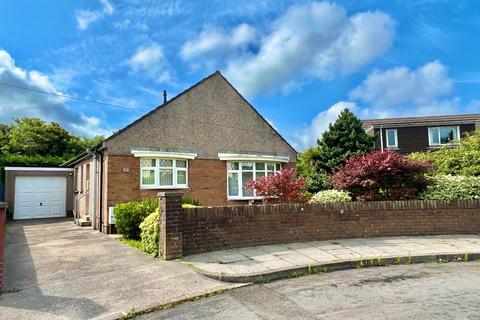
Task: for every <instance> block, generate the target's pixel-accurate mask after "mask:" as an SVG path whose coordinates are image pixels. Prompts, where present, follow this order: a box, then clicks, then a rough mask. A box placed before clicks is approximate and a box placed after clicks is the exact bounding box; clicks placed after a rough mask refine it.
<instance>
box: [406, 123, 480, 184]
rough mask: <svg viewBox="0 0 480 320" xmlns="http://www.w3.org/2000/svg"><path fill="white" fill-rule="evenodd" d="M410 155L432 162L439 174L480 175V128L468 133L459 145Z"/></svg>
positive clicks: (413, 157)
mask: <svg viewBox="0 0 480 320" xmlns="http://www.w3.org/2000/svg"><path fill="white" fill-rule="evenodd" d="M410 157H411V158H412V159H415V160H426V161H429V162H431V163H432V164H433V166H434V168H435V173H437V174H443V175H445V174H447V175H448V174H450V175H462V176H480V130H476V131H475V132H472V133H468V134H467V135H466V136H465V137H464V138H462V139H461V140H460V146H459V147H455V148H452V146H449V145H446V146H443V147H441V148H440V150H438V151H431V152H417V153H412V154H411V155H410Z"/></svg>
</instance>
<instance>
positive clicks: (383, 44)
mask: <svg viewBox="0 0 480 320" xmlns="http://www.w3.org/2000/svg"><path fill="white" fill-rule="evenodd" d="M241 26H242V25H240V26H238V27H237V28H235V29H234V30H232V31H231V32H221V31H218V30H217V31H214V32H212V31H203V32H202V33H200V35H199V36H198V38H197V39H196V40H193V41H190V42H188V43H186V44H185V45H184V47H183V49H182V57H183V58H184V59H186V60H188V61H190V62H192V63H193V64H195V63H196V64H199V63H200V64H201V63H202V62H203V61H204V58H205V57H207V61H212V60H213V61H215V62H216V63H217V65H219V66H221V67H223V68H224V69H225V73H226V75H227V76H228V77H229V79H231V80H232V82H233V83H234V84H235V85H236V86H237V87H238V88H239V89H240V91H242V92H243V93H245V94H247V95H255V94H258V93H260V92H264V91H269V90H276V89H279V88H282V87H283V85H285V84H286V83H288V84H289V86H290V87H291V86H292V81H295V80H298V79H299V78H302V77H307V78H308V77H315V78H320V79H332V78H334V77H336V76H338V75H343V74H349V73H352V72H355V71H356V70H358V69H360V68H361V67H362V66H364V65H366V64H368V63H370V62H371V61H373V60H374V59H375V58H376V57H378V56H379V55H380V54H382V53H383V52H385V51H386V50H387V49H388V48H389V47H390V45H391V43H392V40H393V36H394V29H395V23H394V21H393V20H392V19H391V18H390V16H388V15H387V14H385V13H382V12H379V11H375V12H370V11H369V12H361V13H358V14H355V15H352V16H348V15H347V13H346V12H345V10H344V9H343V8H342V7H341V6H338V5H335V4H330V3H327V2H320V3H319V2H312V3H308V4H306V5H301V6H292V7H290V9H288V10H287V12H286V13H285V14H284V15H283V16H281V17H279V18H278V19H277V20H275V21H273V22H272V23H271V25H270V28H269V31H266V32H263V33H262V32H253V28H252V27H250V32H246V35H247V36H246V37H241V39H242V41H241V42H240V44H233V39H234V36H233V35H234V34H235V31H236V30H238V29H239V28H240V27H241ZM243 26H244V27H243V28H246V27H245V25H243Z"/></svg>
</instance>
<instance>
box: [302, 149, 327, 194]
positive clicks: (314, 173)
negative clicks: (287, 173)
mask: <svg viewBox="0 0 480 320" xmlns="http://www.w3.org/2000/svg"><path fill="white" fill-rule="evenodd" d="M321 158H322V157H321V153H320V149H319V148H318V147H310V148H308V149H307V150H305V151H304V152H302V153H301V154H300V158H299V159H298V162H297V173H298V176H299V177H302V178H304V179H305V182H306V183H307V186H306V189H307V191H308V192H311V193H317V192H318V191H320V190H327V189H331V188H332V183H331V181H330V176H329V175H328V174H327V173H326V172H325V171H324V170H323V169H322V168H321V166H320V163H321Z"/></svg>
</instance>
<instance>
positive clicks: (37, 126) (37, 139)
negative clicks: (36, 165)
mask: <svg viewBox="0 0 480 320" xmlns="http://www.w3.org/2000/svg"><path fill="white" fill-rule="evenodd" d="M70 138H71V136H70V134H69V133H68V131H66V130H65V129H63V128H62V127H61V126H60V125H59V124H58V123H55V122H52V123H50V124H48V123H46V122H45V121H43V120H41V119H38V118H22V119H15V123H14V125H13V126H12V127H11V130H10V142H9V144H7V145H5V146H3V147H2V149H3V151H4V152H5V153H13V154H22V155H27V156H35V155H40V156H63V155H64V154H65V153H66V151H67V150H68V143H69V141H70Z"/></svg>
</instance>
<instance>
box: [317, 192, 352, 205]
mask: <svg viewBox="0 0 480 320" xmlns="http://www.w3.org/2000/svg"><path fill="white" fill-rule="evenodd" d="M348 201H352V197H350V195H349V194H348V192H345V191H338V190H323V191H320V192H317V193H316V194H315V195H314V196H313V197H312V198H311V199H310V201H309V203H334V202H348Z"/></svg>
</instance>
